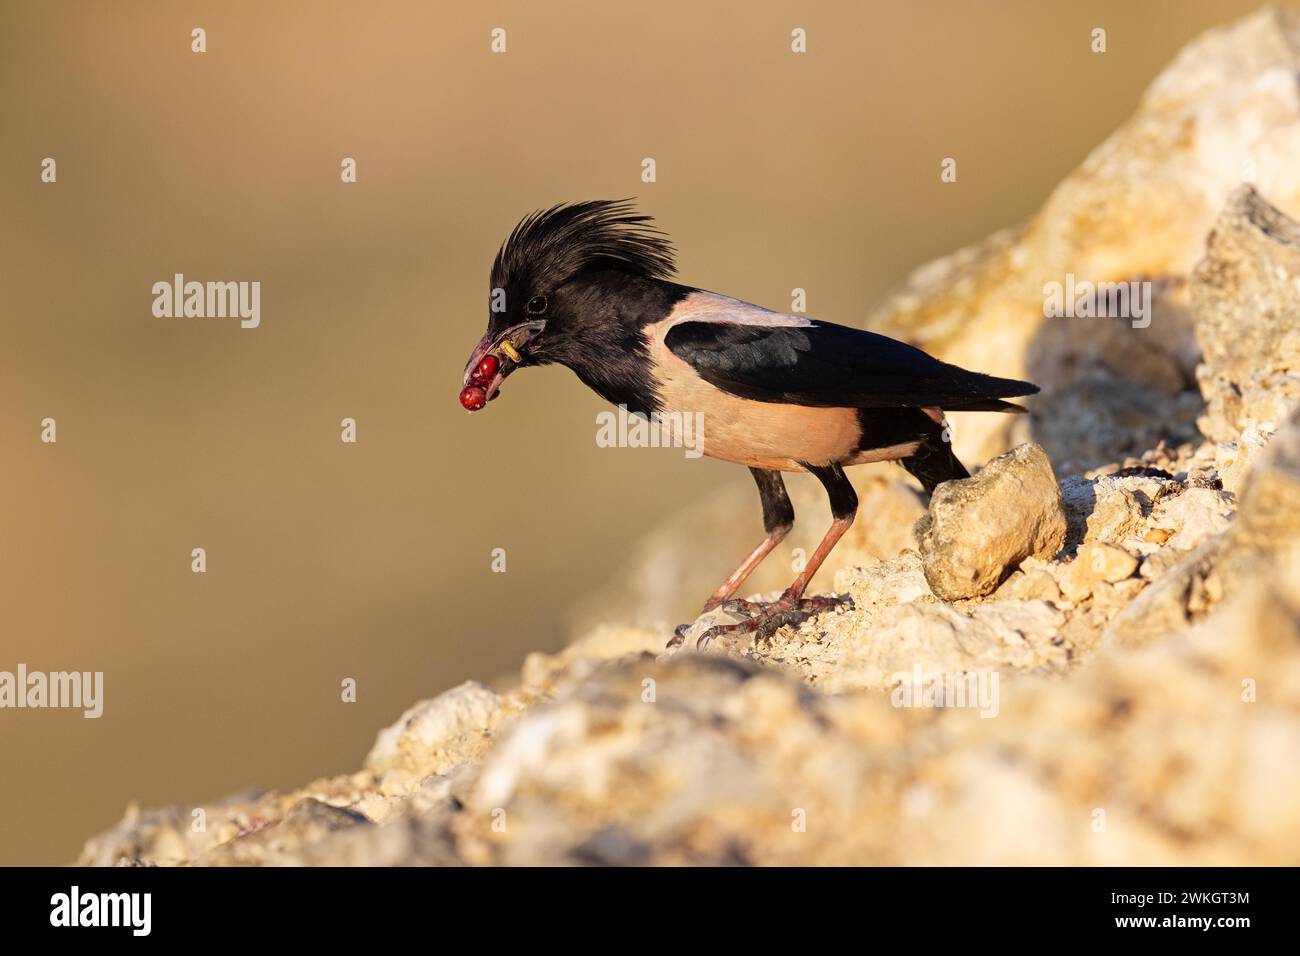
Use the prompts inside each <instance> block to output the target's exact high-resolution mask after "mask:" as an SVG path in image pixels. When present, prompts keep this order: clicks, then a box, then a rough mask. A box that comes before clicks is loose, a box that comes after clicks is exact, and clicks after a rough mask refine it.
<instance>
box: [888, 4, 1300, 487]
mask: <svg viewBox="0 0 1300 956" xmlns="http://www.w3.org/2000/svg"><path fill="white" fill-rule="evenodd" d="M1297 70H1300V13H1297V11H1294V10H1289V9H1281V8H1266V9H1263V10H1260V11H1259V12H1258V13H1255V14H1253V15H1252V16H1250V17H1247V18H1245V19H1242V20H1239V21H1237V22H1235V23H1232V24H1229V25H1226V26H1224V27H1221V28H1219V29H1215V30H1212V31H1210V32H1208V33H1206V34H1205V35H1203V36H1201V37H1200V38H1198V39H1197V40H1195V41H1194V42H1192V43H1191V44H1189V45H1188V46H1187V47H1186V48H1185V49H1184V50H1183V51H1182V53H1181V54H1180V55H1179V57H1178V58H1177V59H1176V60H1175V61H1174V62H1173V63H1172V64H1170V65H1169V66H1167V67H1166V68H1165V69H1164V70H1163V71H1162V72H1161V73H1160V75H1159V76H1158V77H1157V78H1156V80H1155V81H1154V82H1153V83H1152V85H1151V87H1150V88H1149V89H1148V91H1147V93H1146V95H1145V96H1144V97H1143V99H1142V101H1141V103H1140V105H1139V106H1138V109H1137V112H1136V113H1135V115H1134V116H1133V117H1132V118H1131V119H1130V120H1129V121H1128V122H1127V123H1126V124H1124V125H1123V126H1122V127H1121V128H1120V129H1118V130H1117V131H1116V132H1114V133H1113V134H1112V135H1111V136H1110V137H1109V138H1108V139H1107V140H1106V141H1105V142H1104V143H1102V144H1100V145H1099V146H1098V147H1097V148H1096V149H1094V150H1093V152H1092V153H1091V154H1090V155H1089V156H1088V158H1087V159H1086V160H1085V161H1084V163H1083V164H1082V166H1080V167H1079V168H1078V169H1077V170H1075V171H1074V172H1073V173H1071V174H1070V175H1069V176H1068V177H1067V178H1066V179H1065V180H1064V181H1063V182H1062V183H1061V184H1060V185H1059V186H1058V187H1057V189H1056V190H1055V191H1054V192H1053V194H1052V196H1051V197H1050V198H1049V199H1048V201H1047V202H1046V203H1045V205H1044V206H1043V208H1042V210H1041V211H1040V212H1039V213H1038V215H1037V216H1036V217H1035V218H1034V219H1033V220H1032V221H1031V222H1030V223H1028V224H1027V225H1025V226H1023V227H1020V228H1017V229H1014V230H1008V231H1004V232H1000V233H997V234H996V235H994V236H991V237H990V238H989V239H987V240H985V241H984V242H983V243H981V244H979V245H977V246H974V247H971V248H968V249H963V250H961V251H959V252H956V253H954V254H952V255H950V256H948V257H947V258H945V259H941V260H938V261H936V262H933V263H930V264H928V265H925V266H923V267H921V268H920V269H918V270H917V271H916V272H915V273H914V274H913V275H912V276H911V277H910V278H909V279H908V281H907V282H906V284H905V285H904V287H903V288H902V289H901V290H900V291H899V292H898V293H897V295H895V296H894V297H893V298H892V299H891V300H890V301H888V302H887V303H885V304H884V305H883V306H882V307H881V308H880V309H879V310H877V311H876V312H875V313H874V314H873V315H872V316H871V317H870V319H869V321H868V325H869V327H871V328H873V329H877V330H879V331H882V332H885V333H886V334H890V335H895V336H901V337H904V338H906V339H907V340H909V341H911V342H912V343H913V344H916V345H919V346H920V347H922V348H924V349H926V350H927V351H930V352H931V353H932V354H936V355H938V356H940V357H941V358H943V359H945V360H947V361H950V362H955V363H957V364H958V365H962V366H964V367H966V368H978V369H980V370H982V371H986V372H989V373H991V374H995V375H1004V376H1010V377H1013V378H1028V379H1029V380H1030V381H1033V382H1036V383H1037V384H1039V385H1041V386H1043V393H1042V394H1041V395H1038V396H1034V397H1033V398H1031V399H1030V400H1029V401H1028V405H1029V407H1030V408H1031V409H1032V410H1033V420H1032V422H1026V421H1025V420H1024V419H1022V418H1020V417H1019V416H1016V417H1014V418H1013V417H1012V416H997V415H956V416H953V421H954V428H955V439H954V442H955V446H956V449H957V452H958V455H959V457H962V458H963V460H966V459H969V460H973V461H982V460H986V459H988V458H990V457H992V456H993V455H996V454H999V453H1000V452H1002V451H1003V450H1004V449H1006V448H1007V447H1009V446H1010V445H1011V444H1012V443H1014V442H1019V441H1024V440H1026V439H1027V438H1028V437H1030V436H1029V435H1027V434H1026V432H1025V429H1026V427H1027V426H1028V427H1029V428H1030V429H1031V430H1032V437H1033V439H1034V440H1036V441H1038V442H1040V443H1041V444H1042V445H1043V446H1044V447H1045V448H1046V449H1047V451H1048V453H1049V454H1050V455H1051V457H1052V460H1053V462H1055V463H1056V465H1057V467H1058V469H1059V470H1061V471H1062V472H1064V473H1066V474H1069V473H1073V472H1075V471H1082V470H1084V469H1086V468H1090V467H1093V466H1094V465H1095V464H1096V463H1098V462H1101V461H1109V460H1113V459H1119V458H1122V457H1124V456H1125V455H1136V454H1139V453H1140V452H1141V451H1143V450H1145V449H1148V448H1151V447H1152V446H1153V445H1154V444H1155V442H1156V440H1157V439H1159V438H1172V439H1174V440H1176V441H1182V440H1186V439H1190V438H1192V437H1194V435H1195V422H1194V420H1195V417H1196V415H1197V414H1198V413H1199V410H1200V404H1201V403H1200V396H1199V395H1198V394H1197V389H1196V380H1195V367H1196V363H1197V361H1198V355H1197V353H1198V351H1199V349H1198V348H1197V344H1196V341H1195V336H1194V334H1193V326H1192V317H1191V306H1190V302H1189V297H1188V292H1187V281H1188V278H1189V276H1190V275H1191V272H1192V269H1193V267H1194V266H1195V264H1196V262H1197V260H1198V259H1199V258H1200V257H1201V255H1202V251H1203V246H1202V242H1203V239H1204V237H1205V235H1206V233H1207V232H1208V231H1209V229H1210V228H1211V226H1212V224H1213V223H1214V220H1215V217H1216V216H1217V215H1218V214H1219V211H1220V210H1221V209H1222V208H1223V205H1224V202H1225V200H1226V199H1227V197H1228V196H1229V194H1230V193H1231V192H1232V190H1233V189H1235V188H1236V187H1237V186H1239V185H1240V183H1241V181H1242V179H1243V176H1244V175H1247V174H1250V173H1253V176H1254V179H1255V181H1256V182H1257V183H1258V184H1259V188H1260V189H1261V191H1262V192H1263V193H1264V194H1265V195H1267V196H1269V197H1270V199H1271V200H1272V202H1273V203H1274V204H1275V205H1276V206H1278V207H1279V208H1280V209H1282V210H1284V211H1286V212H1288V213H1290V214H1291V215H1293V216H1294V215H1297V214H1300V163H1298V162H1297V161H1296V157H1297V156H1300V92H1298V90H1297V85H1296V83H1295V75H1296V72H1297ZM1245 157H1250V159H1251V162H1252V166H1251V169H1249V170H1247V169H1245V168H1244V167H1243V162H1244V158H1245ZM1069 275H1074V276H1075V277H1076V279H1078V280H1082V281H1093V282H1103V281H1128V280H1134V281H1150V282H1151V283H1152V314H1151V316H1150V319H1151V324H1150V325H1149V326H1148V327H1146V328H1135V327H1133V325H1132V323H1131V322H1126V321H1124V320H1122V319H1114V318H1107V319H1101V318H1091V319H1089V318H1075V319H1070V318H1046V317H1045V316H1044V285H1045V284H1046V283H1049V282H1057V283H1062V284H1064V283H1065V282H1066V279H1067V276H1069ZM1229 437H1232V436H1229Z"/></svg>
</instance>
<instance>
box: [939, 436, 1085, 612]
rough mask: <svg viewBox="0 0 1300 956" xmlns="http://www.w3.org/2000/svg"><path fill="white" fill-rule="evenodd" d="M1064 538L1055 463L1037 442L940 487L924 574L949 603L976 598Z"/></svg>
mask: <svg viewBox="0 0 1300 956" xmlns="http://www.w3.org/2000/svg"><path fill="white" fill-rule="evenodd" d="M1064 542H1065V515H1064V512H1063V511H1062V508H1061V492H1060V489H1059V488H1058V487H1057V484H1056V478H1055V476H1054V475H1053V474H1052V463H1051V462H1050V461H1048V459H1047V455H1046V454H1045V453H1044V452H1043V450H1042V449H1041V448H1040V447H1038V446H1037V445H1034V444H1025V445H1021V446H1019V447H1018V448H1016V449H1014V450H1013V451H1010V452H1008V453H1007V454H1005V455H1003V456H1002V457H1000V458H998V459H996V460H994V461H992V462H989V464H988V466H987V467H985V468H984V470H983V471H981V472H980V473H979V474H978V475H976V476H975V477H973V478H967V479H963V480H961V481H949V482H945V483H944V484H942V485H940V486H939V487H938V488H937V489H936V490H935V493H934V496H933V498H932V500H931V502H930V520H929V525H928V527H927V528H926V529H925V532H924V534H923V535H922V537H921V555H922V558H923V561H924V567H925V579H926V580H927V581H928V582H929V584H930V589H931V590H932V591H933V592H934V593H935V595H936V596H937V597H940V598H943V599H944V600H950V601H951V600H961V599H962V598H971V597H979V596H981V595H985V594H990V593H992V591H993V590H994V589H995V588H997V586H998V584H999V583H1001V581H1002V580H1003V578H1004V577H1006V575H1007V574H1008V573H1009V572H1010V571H1012V570H1014V569H1015V568H1016V567H1017V566H1018V565H1019V564H1020V562H1021V561H1023V560H1024V559H1025V558H1027V557H1040V558H1041V557H1051V556H1053V555H1054V554H1056V552H1058V551H1059V550H1060V549H1061V546H1062V544H1064Z"/></svg>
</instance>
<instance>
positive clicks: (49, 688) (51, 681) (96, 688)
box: [0, 664, 104, 718]
mask: <svg viewBox="0 0 1300 956" xmlns="http://www.w3.org/2000/svg"><path fill="white" fill-rule="evenodd" d="M5 707H13V708H18V709H21V708H25V707H33V708H41V707H55V708H58V707H68V708H72V709H80V710H81V711H82V716H83V717H91V718H95V717H99V716H101V715H102V714H103V713H104V672H103V671H50V672H49V673H48V674H47V673H45V672H44V671H28V670H27V665H26V664H19V665H18V673H17V674H15V673H13V672H12V671H0V708H5Z"/></svg>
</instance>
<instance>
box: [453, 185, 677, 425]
mask: <svg viewBox="0 0 1300 956" xmlns="http://www.w3.org/2000/svg"><path fill="white" fill-rule="evenodd" d="M651 222H652V220H651V218H650V217H649V216H644V215H639V214H637V213H636V211H635V210H634V208H633V206H632V205H631V203H630V202H629V201H627V200H619V201H610V200H596V201H592V202H580V203H569V204H564V205H559V206H552V207H551V208H550V209H546V210H543V211H541V212H536V213H533V214H532V215H530V216H528V217H526V218H525V219H524V220H523V221H522V222H520V223H519V225H517V226H515V228H514V230H513V231H512V232H511V233H510V236H509V238H508V239H506V241H505V243H504V244H503V245H502V246H501V249H500V251H499V252H498V253H497V257H496V261H495V262H494V263H493V265H492V283H491V290H490V292H489V303H488V327H487V332H486V333H485V334H484V336H483V338H482V339H481V340H480V341H479V343H478V346H477V347H476V348H475V349H474V352H473V354H472V355H471V356H470V359H469V362H468V363H467V364H466V366H465V389H464V391H462V393H461V404H463V405H464V406H465V407H466V408H468V409H470V410H471V411H473V410H476V409H478V408H482V407H483V405H484V404H486V403H487V402H488V401H489V400H491V399H492V398H494V397H496V394H497V390H498V389H499V388H500V386H501V381H502V380H503V379H504V378H505V377H506V376H507V375H509V374H510V373H511V372H512V371H514V370H515V369H516V368H519V367H521V366H524V365H546V364H550V363H552V362H556V363H559V364H562V365H567V366H569V367H570V368H572V369H573V370H574V371H575V372H577V373H578V375H579V377H581V378H582V379H583V380H584V381H586V382H587V383H588V384H589V385H592V387H594V388H596V390H597V391H599V392H601V393H602V394H606V397H612V396H611V395H609V394H607V392H606V390H605V389H604V388H602V387H601V386H600V385H599V384H597V383H596V382H593V381H592V380H591V378H590V376H595V377H596V378H597V379H601V378H603V377H604V372H603V371H602V369H601V368H600V367H599V363H600V362H601V361H602V360H607V359H608V358H609V357H610V354H611V353H615V354H618V353H620V352H621V353H626V351H627V350H628V349H636V348H638V347H639V343H638V342H636V341H634V338H635V329H633V328H632V327H631V325H630V324H629V318H630V317H631V316H630V313H629V310H627V309H621V308H619V298H620V296H622V297H623V298H624V299H625V300H626V299H629V298H630V299H631V300H632V301H636V300H638V299H645V298H646V297H647V296H649V297H650V298H655V297H657V293H655V292H654V289H655V288H656V287H658V286H661V285H662V286H668V287H672V286H671V283H667V282H666V281H665V280H667V279H668V277H669V276H671V275H672V274H673V272H674V270H675V265H674V262H673V249H672V245H671V243H669V241H668V240H667V239H666V238H665V237H664V236H663V235H662V233H660V232H659V231H658V230H656V229H655V228H654V227H653V226H652V225H650V223H651ZM673 288H676V287H673ZM632 311H633V312H634V311H636V310H632ZM614 380H616V373H614V372H613V370H611V381H614Z"/></svg>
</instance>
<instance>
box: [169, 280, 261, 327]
mask: <svg viewBox="0 0 1300 956" xmlns="http://www.w3.org/2000/svg"><path fill="white" fill-rule="evenodd" d="M153 294H154V300H153V314H154V316H155V317H156V318H159V319H180V318H185V319H227V318H230V319H234V318H237V319H239V320H240V321H239V326H240V328H244V329H255V328H257V327H258V326H259V325H261V324H262V283H261V282H186V281H185V276H184V275H183V274H181V273H179V272H178V273H176V275H175V276H173V277H172V281H171V282H155V283H154V284H153Z"/></svg>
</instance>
